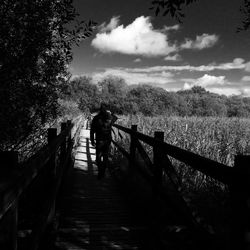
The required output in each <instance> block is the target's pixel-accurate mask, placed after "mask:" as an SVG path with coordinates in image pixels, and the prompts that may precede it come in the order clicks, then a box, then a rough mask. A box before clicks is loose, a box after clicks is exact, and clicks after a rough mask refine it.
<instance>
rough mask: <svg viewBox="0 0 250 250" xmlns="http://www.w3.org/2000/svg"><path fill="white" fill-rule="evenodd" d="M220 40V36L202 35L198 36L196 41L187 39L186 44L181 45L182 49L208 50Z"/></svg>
mask: <svg viewBox="0 0 250 250" xmlns="http://www.w3.org/2000/svg"><path fill="white" fill-rule="evenodd" d="M218 40H219V36H218V35H215V34H213V35H209V34H206V33H204V34H202V35H200V36H196V39H195V40H191V39H189V38H186V40H185V42H184V43H183V44H181V45H180V48H181V49H196V50H202V49H206V48H211V47H213V46H214V45H215V44H216V43H217V42H218Z"/></svg>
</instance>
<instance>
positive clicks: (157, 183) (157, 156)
mask: <svg viewBox="0 0 250 250" xmlns="http://www.w3.org/2000/svg"><path fill="white" fill-rule="evenodd" d="M154 138H155V139H156V140H159V141H162V142H163V141H164V132H161V131H156V132H155V133H154ZM153 153H154V155H153V162H154V187H153V191H154V194H155V195H157V194H158V191H159V189H160V188H161V187H162V175H163V159H164V157H163V156H164V155H163V154H164V152H163V151H162V149H161V148H160V147H159V146H154V147H153Z"/></svg>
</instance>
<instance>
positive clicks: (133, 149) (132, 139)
mask: <svg viewBox="0 0 250 250" xmlns="http://www.w3.org/2000/svg"><path fill="white" fill-rule="evenodd" d="M131 129H132V130H133V132H137V125H132V126H131ZM135 152H136V138H135V136H134V135H132V134H131V136H130V157H131V161H130V169H131V168H132V167H133V164H134V162H135Z"/></svg>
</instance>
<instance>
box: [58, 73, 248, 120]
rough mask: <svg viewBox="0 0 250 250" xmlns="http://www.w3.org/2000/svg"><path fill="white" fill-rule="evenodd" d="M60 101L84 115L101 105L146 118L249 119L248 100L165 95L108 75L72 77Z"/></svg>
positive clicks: (196, 92)
mask: <svg viewBox="0 0 250 250" xmlns="http://www.w3.org/2000/svg"><path fill="white" fill-rule="evenodd" d="M62 99H63V100H64V101H67V102H72V103H77V104H78V107H79V109H80V110H81V111H83V112H89V111H90V112H95V111H96V110H98V108H99V106H100V104H101V103H103V102H104V103H106V104H108V105H109V107H110V109H111V110H112V111H113V112H114V113H116V114H125V115H126V114H136V113H141V114H143V115H146V116H154V115H177V116H228V117H250V98H247V97H241V96H230V97H227V96H225V95H218V94H214V93H210V92H208V91H206V90H205V89H204V88H202V87H198V86H195V87H193V88H192V89H190V90H181V91H178V92H168V91H166V90H165V89H163V88H159V87H153V86H150V85H127V84H126V82H125V80H124V79H122V78H118V77H114V76H109V77H106V78H104V79H103V80H101V81H99V82H98V83H97V84H94V83H93V81H92V79H91V78H90V77H85V76H84V77H79V78H74V79H73V80H72V81H71V82H70V84H69V85H67V86H66V87H65V89H64V91H63V96H62Z"/></svg>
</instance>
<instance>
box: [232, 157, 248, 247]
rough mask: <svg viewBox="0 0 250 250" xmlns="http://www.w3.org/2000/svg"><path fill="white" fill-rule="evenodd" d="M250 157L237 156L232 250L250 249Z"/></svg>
mask: <svg viewBox="0 0 250 250" xmlns="http://www.w3.org/2000/svg"><path fill="white" fill-rule="evenodd" d="M249 163H250V155H236V157H235V164H234V170H235V175H234V178H233V183H232V186H231V190H230V191H231V201H232V212H233V214H232V236H231V239H232V243H231V246H232V248H231V249H240V250H247V249H250V164H249Z"/></svg>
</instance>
